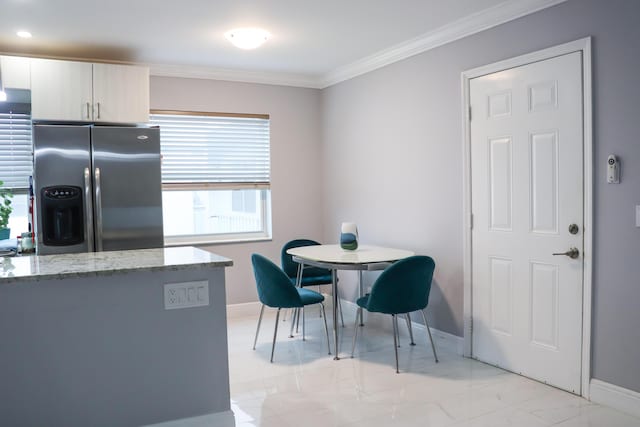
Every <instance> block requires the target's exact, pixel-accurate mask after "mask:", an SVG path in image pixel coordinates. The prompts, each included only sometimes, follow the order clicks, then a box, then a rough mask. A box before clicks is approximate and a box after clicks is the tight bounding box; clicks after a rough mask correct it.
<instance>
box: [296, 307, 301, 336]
mask: <svg viewBox="0 0 640 427" xmlns="http://www.w3.org/2000/svg"><path fill="white" fill-rule="evenodd" d="M299 326H300V309H299V308H296V334H297V333H298V331H299V330H300V329H299Z"/></svg>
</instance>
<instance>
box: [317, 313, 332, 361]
mask: <svg viewBox="0 0 640 427" xmlns="http://www.w3.org/2000/svg"><path fill="white" fill-rule="evenodd" d="M320 308H321V311H322V318H323V319H324V333H325V335H326V336H327V350H328V351H329V354H331V344H330V343H329V328H328V327H327V313H326V312H325V311H324V304H323V303H320Z"/></svg>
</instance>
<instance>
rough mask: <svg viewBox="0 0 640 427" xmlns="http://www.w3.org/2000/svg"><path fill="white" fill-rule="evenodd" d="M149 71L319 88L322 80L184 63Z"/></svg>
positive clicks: (153, 74) (188, 76) (195, 77)
mask: <svg viewBox="0 0 640 427" xmlns="http://www.w3.org/2000/svg"><path fill="white" fill-rule="evenodd" d="M149 73H150V74H151V75H152V76H157V77H183V78H190V79H206V80H226V81H232V82H243V83H259V84H267V85H278V86H295V87H306V88H312V89H321V85H322V80H321V79H319V78H318V77H315V76H312V75H311V76H310V75H304V74H292V73H274V72H265V71H246V70H228V69H216V68H209V67H201V66H186V65H168V64H167V65H160V64H155V65H149Z"/></svg>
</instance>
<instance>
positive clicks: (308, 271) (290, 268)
mask: <svg viewBox="0 0 640 427" xmlns="http://www.w3.org/2000/svg"><path fill="white" fill-rule="evenodd" d="M319 244H320V243H319V242H316V241H315V240H310V239H295V240H291V241H289V242H287V243H285V244H284V246H283V247H282V251H280V260H281V262H282V270H284V272H285V274H286V275H287V276H289V277H290V278H292V279H295V278H296V276H297V275H298V263H297V262H295V261H294V260H293V257H292V256H291V255H289V254H288V253H287V250H288V249H291V248H299V247H301V246H315V245H319ZM326 275H331V270H327V269H325V268H318V267H307V268H305V269H304V276H305V277H316V276H326Z"/></svg>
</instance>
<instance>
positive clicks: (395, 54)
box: [149, 0, 566, 89]
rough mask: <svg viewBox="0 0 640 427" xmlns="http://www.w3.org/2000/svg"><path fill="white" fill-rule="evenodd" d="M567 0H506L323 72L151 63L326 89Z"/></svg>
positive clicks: (193, 74) (176, 73)
mask: <svg viewBox="0 0 640 427" xmlns="http://www.w3.org/2000/svg"><path fill="white" fill-rule="evenodd" d="M565 1H566V0H518V1H505V2H503V3H501V4H498V5H496V6H493V7H491V8H489V9H485V10H483V11H480V12H477V13H475V14H473V15H469V16H467V17H465V18H462V19H459V20H457V21H454V22H452V23H451V24H449V25H445V26H442V27H440V28H438V29H436V30H433V31H430V32H428V33H425V34H423V35H421V36H419V37H416V38H414V39H411V40H408V41H406V42H403V43H400V44H397V45H395V46H392V47H390V48H388V49H384V50H382V51H380V52H378V53H375V54H373V55H370V56H367V57H365V58H362V59H360V60H358V61H355V62H352V63H351V64H348V65H345V66H343V67H339V68H337V69H335V70H333V71H330V72H328V73H326V74H324V75H322V76H314V75H305V74H295V73H277V72H263V71H247V70H231V69H216V68H209V67H202V66H185V65H169V64H166V65H163V64H155V65H149V69H150V74H151V75H152V76H158V77H183V78H192V79H208V80H226V81H233V82H244V83H259V84H268V85H279V86H295V87H305V88H312V89H324V88H326V87H329V86H332V85H334V84H337V83H340V82H343V81H345V80H349V79H352V78H354V77H357V76H360V75H362V74H366V73H368V72H370V71H373V70H376V69H378V68H382V67H384V66H386V65H389V64H392V63H394V62H398V61H401V60H403V59H406V58H409V57H411V56H414V55H417V54H419V53H422V52H426V51H428V50H430V49H434V48H436V47H439V46H442V45H445V44H447V43H451V42H453V41H456V40H459V39H461V38H463V37H467V36H470V35H473V34H476V33H479V32H481V31H484V30H487V29H489V28H493V27H496V26H498V25H500V24H504V23H505V22H509V21H512V20H514V19H518V18H520V17H523V16H525V15H529V14H531V13H534V12H538V11H540V10H542V9H546V8H548V7H551V6H555V5H557V4H560V3H563V2H565Z"/></svg>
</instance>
